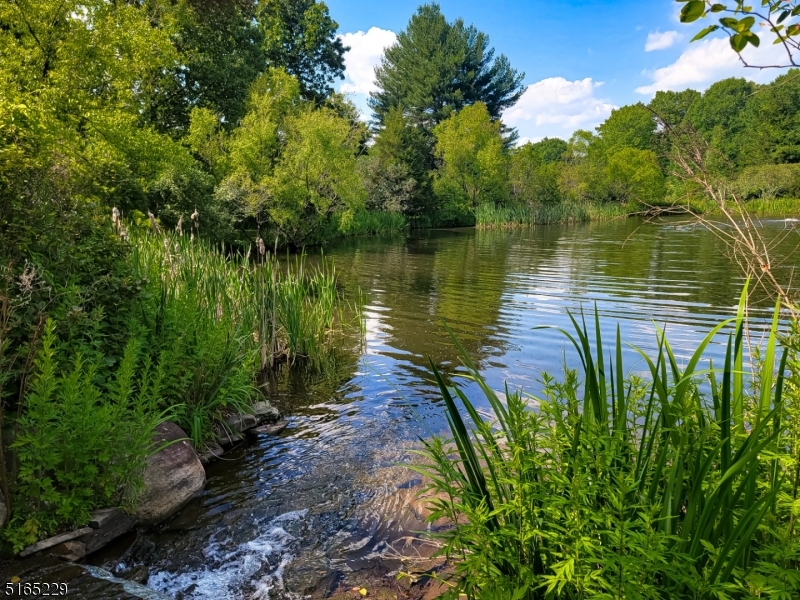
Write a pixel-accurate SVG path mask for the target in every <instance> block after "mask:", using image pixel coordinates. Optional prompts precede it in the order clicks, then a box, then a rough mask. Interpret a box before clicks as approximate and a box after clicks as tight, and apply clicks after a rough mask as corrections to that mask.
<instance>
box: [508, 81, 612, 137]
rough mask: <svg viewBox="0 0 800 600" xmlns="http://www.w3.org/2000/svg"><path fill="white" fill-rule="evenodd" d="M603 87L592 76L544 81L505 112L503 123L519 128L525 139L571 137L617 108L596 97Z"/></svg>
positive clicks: (597, 123) (600, 121)
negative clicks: (578, 130) (598, 90)
mask: <svg viewBox="0 0 800 600" xmlns="http://www.w3.org/2000/svg"><path fill="white" fill-rule="evenodd" d="M601 85H603V84H602V82H596V81H592V79H591V77H587V78H585V79H579V80H576V81H567V80H566V79H564V78H563V77H549V78H547V79H542V80H541V81H537V82H536V83H532V84H530V85H529V86H528V87H527V89H526V90H525V93H524V94H522V97H521V98H520V99H519V101H518V102H517V103H516V104H515V105H514V106H512V107H511V108H509V109H507V110H506V111H505V112H504V113H503V121H504V122H505V123H506V124H508V125H510V126H512V127H516V128H517V129H518V131H519V133H520V138H521V139H531V140H537V139H541V138H543V137H560V138H568V137H569V136H570V135H572V133H573V132H574V131H575V130H576V129H591V128H593V127H595V126H596V125H599V124H600V123H602V122H603V121H604V120H605V119H606V118H607V117H608V115H610V114H611V111H612V110H613V109H615V108H617V107H616V106H614V105H613V104H610V103H609V102H608V101H606V100H603V99H600V98H596V97H595V96H594V93H595V91H596V90H597V88H599V87H600V86H601Z"/></svg>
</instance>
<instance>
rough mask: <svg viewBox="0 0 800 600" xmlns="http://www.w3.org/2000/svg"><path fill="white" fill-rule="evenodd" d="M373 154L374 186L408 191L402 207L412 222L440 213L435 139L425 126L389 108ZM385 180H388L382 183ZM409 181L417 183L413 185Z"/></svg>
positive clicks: (371, 152) (371, 153) (372, 177)
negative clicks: (433, 176)
mask: <svg viewBox="0 0 800 600" xmlns="http://www.w3.org/2000/svg"><path fill="white" fill-rule="evenodd" d="M369 154H370V156H372V157H375V159H376V162H375V163H374V165H375V169H374V170H373V172H372V176H371V177H370V184H369V185H370V186H371V187H373V188H374V187H381V188H384V189H386V188H387V187H388V188H392V187H394V188H397V189H398V190H399V189H405V190H406V193H405V194H404V195H403V201H402V202H401V204H400V207H401V210H402V211H403V213H404V214H405V215H406V216H407V217H410V218H412V219H416V218H419V217H421V216H422V215H424V214H426V213H428V214H430V213H432V212H434V211H435V210H436V205H435V198H434V195H433V191H432V187H431V183H432V180H431V173H432V170H433V168H434V163H433V160H432V158H433V139H432V136H430V135H429V134H428V133H427V132H425V131H424V130H423V129H422V128H421V127H416V126H414V125H411V124H410V123H409V122H408V120H407V119H406V116H405V115H404V114H403V110H402V109H401V108H399V107H393V108H391V109H389V111H388V113H387V115H386V118H385V119H384V122H383V128H382V129H381V130H380V133H379V134H378V136H377V139H376V141H375V144H374V145H373V146H372V148H370V150H369ZM381 179H386V181H383V182H380V180H381ZM407 179H410V180H411V181H413V185H410V184H409V182H407V181H406V180H407Z"/></svg>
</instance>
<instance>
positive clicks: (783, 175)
mask: <svg viewBox="0 0 800 600" xmlns="http://www.w3.org/2000/svg"><path fill="white" fill-rule="evenodd" d="M735 187H736V191H737V192H738V193H739V194H740V195H741V197H742V199H744V200H748V199H750V198H761V199H763V200H773V199H775V198H778V197H786V196H788V197H794V198H797V197H800V165H799V164H793V165H761V166H758V167H746V168H745V169H744V170H743V171H742V173H741V174H740V175H739V177H738V178H737V179H736V183H735Z"/></svg>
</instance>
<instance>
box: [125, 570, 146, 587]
mask: <svg viewBox="0 0 800 600" xmlns="http://www.w3.org/2000/svg"><path fill="white" fill-rule="evenodd" d="M122 578H123V579H127V580H128V581H135V582H136V583H141V584H142V585H146V584H147V580H148V579H149V578H150V571H149V569H148V568H147V567H145V566H144V565H139V566H137V567H133V568H132V569H131V570H130V571H126V572H125V574H124V575H123V576H122Z"/></svg>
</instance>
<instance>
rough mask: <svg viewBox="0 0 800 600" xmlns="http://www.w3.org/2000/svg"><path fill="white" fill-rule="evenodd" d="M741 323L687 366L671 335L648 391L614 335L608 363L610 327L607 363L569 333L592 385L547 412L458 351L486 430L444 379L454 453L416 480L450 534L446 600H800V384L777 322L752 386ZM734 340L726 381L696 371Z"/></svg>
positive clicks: (429, 447) (569, 387) (442, 447)
mask: <svg viewBox="0 0 800 600" xmlns="http://www.w3.org/2000/svg"><path fill="white" fill-rule="evenodd" d="M743 307H744V295H743V300H742V303H741V304H740V309H739V312H738V315H737V317H736V318H735V319H732V320H731V321H726V322H723V323H721V324H719V325H718V326H716V327H715V328H714V329H712V330H711V331H710V332H709V333H708V335H706V337H705V338H704V339H703V340H702V342H701V343H700V344H699V345H698V347H697V349H696V350H695V352H694V353H693V354H692V356H691V358H690V359H689V361H688V362H687V363H686V364H685V366H681V365H680V364H679V362H678V360H677V359H676V357H675V355H674V354H673V352H672V349H671V347H670V344H669V342H668V340H667V337H666V336H665V334H664V332H663V330H659V331H658V334H657V336H658V340H657V341H658V351H657V353H656V355H655V357H650V356H648V355H646V354H645V353H644V352H641V351H640V354H641V356H642V359H643V360H644V363H645V364H646V365H647V369H648V371H649V376H648V377H647V378H646V379H642V378H639V377H636V376H626V373H625V370H624V366H623V359H622V340H621V339H620V333H619V328H618V329H617V339H616V346H615V348H614V352H613V354H612V355H611V356H606V354H605V352H606V350H604V347H603V344H602V340H601V337H600V323H599V317H598V316H597V314H596V313H595V323H594V329H595V334H594V337H595V346H594V347H593V346H592V342H591V333H590V330H589V328H588V327H587V324H586V322H585V320H579V319H576V318H574V317H573V318H572V322H573V325H574V331H573V332H572V333H568V332H564V333H565V335H566V336H567V338H568V339H569V340H570V341H571V342H572V343H573V344H574V346H575V348H576V349H577V351H578V354H579V356H580V360H581V376H582V379H583V380H582V383H581V382H580V381H579V377H578V372H577V371H575V370H570V369H566V370H565V372H564V377H563V379H562V380H560V381H559V380H556V379H555V378H553V377H552V376H549V375H545V376H544V378H543V383H544V392H543V394H542V396H541V397H530V396H526V395H523V394H521V393H517V392H515V393H512V392H510V391H509V390H508V389H507V388H506V390H505V399H504V400H501V397H500V395H499V394H498V393H496V392H495V391H494V390H492V389H491V388H490V387H489V386H488V384H487V383H486V382H485V380H484V379H483V378H482V377H481V375H480V372H479V370H478V368H477V367H476V366H475V364H474V363H473V362H472V361H471V360H470V358H469V356H468V355H467V353H466V352H465V351H464V349H463V348H462V347H461V346H460V345H459V349H460V352H461V356H462V360H463V363H464V365H465V366H466V368H467V370H468V377H469V379H470V380H472V381H473V382H476V383H477V384H478V386H479V388H480V389H481V391H482V393H483V396H484V398H485V400H486V401H487V402H488V404H489V405H490V407H491V410H492V412H493V419H492V420H491V421H490V420H487V419H485V418H483V417H482V416H481V415H480V414H479V413H478V411H477V409H476V408H475V406H474V405H473V403H472V402H471V401H470V400H469V399H468V397H467V395H466V394H465V392H464V390H463V389H462V388H461V387H459V386H458V385H454V384H453V383H452V382H450V381H446V380H445V378H444V377H443V376H442V374H441V373H440V372H439V370H438V369H437V368H436V367H435V366H434V365H433V364H432V369H433V373H434V376H435V378H436V381H437V382H438V384H439V388H440V391H441V394H442V397H443V399H444V402H445V406H446V414H447V419H448V423H449V427H450V432H451V435H452V439H451V440H444V439H438V438H434V439H432V440H430V441H426V442H425V449H424V451H422V456H423V457H424V459H425V460H424V462H423V463H422V464H420V465H418V466H416V467H415V469H416V470H417V471H418V472H419V473H422V474H423V475H425V476H426V477H427V478H428V481H429V482H430V488H431V489H432V490H433V491H434V492H436V494H435V500H433V501H432V502H431V508H432V509H433V510H432V513H431V515H430V518H429V520H430V521H431V522H433V521H436V520H438V519H440V518H442V517H444V518H446V519H448V520H449V522H450V523H451V524H452V526H451V527H450V528H448V529H446V530H444V531H440V532H438V533H434V534H433V535H434V537H436V538H438V539H439V540H440V542H441V543H442V549H441V553H442V554H444V555H446V556H447V557H449V558H450V559H451V560H452V561H453V562H454V564H455V576H454V578H453V580H452V581H451V582H450V585H451V586H452V590H451V591H452V594H451V596H452V597H454V598H455V597H458V595H459V594H460V593H463V594H466V595H467V596H468V597H469V598H481V599H498V600H499V599H500V598H504V599H507V598H517V599H537V600H538V599H540V598H541V599H544V598H664V599H666V598H712V597H713V598H739V597H755V596H759V597H772V598H794V597H797V594H798V593H799V592H800V570H798V569H799V568H800V532H798V531H797V527H796V524H795V520H796V517H797V506H798V483H800V481H798V480H799V479H800V472H798V464H800V463H798V456H800V455H799V454H798V453H799V452H800V445H799V444H798V440H799V439H800V438H799V437H798V433H799V432H800V405H799V404H798V402H799V401H800V395H799V394H798V388H797V387H796V383H797V377H798V376H797V371H796V370H795V371H793V374H792V378H790V379H789V380H788V381H787V379H786V377H785V369H786V366H787V359H788V357H789V354H790V349H789V347H787V346H784V348H783V350H780V349H779V344H778V334H777V329H778V311H777V310H776V313H775V318H774V320H773V322H772V326H771V329H770V331H769V335H768V339H767V343H766V346H765V348H764V352H763V355H762V356H761V360H760V364H759V365H758V367H757V368H755V370H754V372H753V373H752V374H751V375H750V376H746V375H745V368H744V364H745V362H744V357H743V346H744V331H745V319H744V308H743ZM730 325H732V326H733V327H732V331H730V333H729V334H728V341H727V349H726V355H725V360H724V363H723V365H722V367H721V368H717V367H715V366H714V365H711V366H710V368H709V369H708V370H701V369H700V365H701V361H702V358H703V353H704V350H705V349H706V347H707V346H708V344H709V343H711V341H712V339H713V338H714V337H715V336H717V335H718V334H721V333H722V332H723V331H724V330H725V329H726V328H727V327H729V326H730ZM454 341H455V342H456V344H458V342H457V340H455V338H454ZM792 352H796V347H794V349H793V350H792ZM606 359H607V360H606ZM776 359H777V364H778V366H777V372H776V371H775V368H776ZM790 366H792V368H793V369H794V368H795V367H796V363H790ZM792 382H794V383H792ZM581 388H582V389H581ZM581 392H582V393H581ZM462 411H466V416H465V417H464V416H462Z"/></svg>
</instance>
